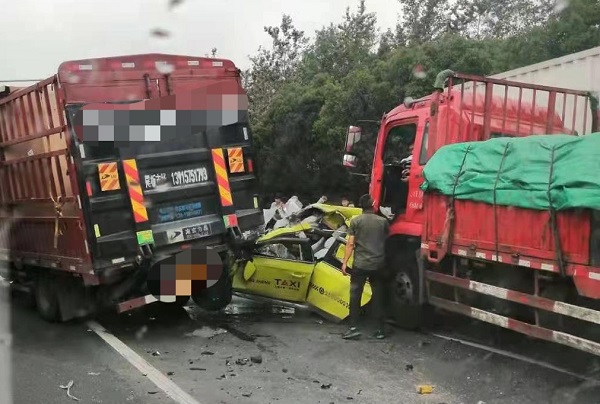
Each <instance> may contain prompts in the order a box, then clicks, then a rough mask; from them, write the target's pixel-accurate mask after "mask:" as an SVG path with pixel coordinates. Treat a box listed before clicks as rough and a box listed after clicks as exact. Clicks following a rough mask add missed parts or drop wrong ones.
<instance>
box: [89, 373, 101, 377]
mask: <svg viewBox="0 0 600 404" xmlns="http://www.w3.org/2000/svg"><path fill="white" fill-rule="evenodd" d="M88 375H89V376H100V373H98V372H88Z"/></svg>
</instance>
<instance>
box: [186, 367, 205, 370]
mask: <svg viewBox="0 0 600 404" xmlns="http://www.w3.org/2000/svg"><path fill="white" fill-rule="evenodd" d="M190 370H206V368H195V367H191V368H190Z"/></svg>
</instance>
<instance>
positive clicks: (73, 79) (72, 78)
mask: <svg viewBox="0 0 600 404" xmlns="http://www.w3.org/2000/svg"><path fill="white" fill-rule="evenodd" d="M80 81H81V77H79V76H78V75H76V74H75V73H70V74H69V75H68V76H67V82H68V83H70V84H77V83H79V82H80Z"/></svg>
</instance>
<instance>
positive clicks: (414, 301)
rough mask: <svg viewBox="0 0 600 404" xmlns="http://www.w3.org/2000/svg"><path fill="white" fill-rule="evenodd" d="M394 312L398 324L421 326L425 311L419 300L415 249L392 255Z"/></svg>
mask: <svg viewBox="0 0 600 404" xmlns="http://www.w3.org/2000/svg"><path fill="white" fill-rule="evenodd" d="M391 264H392V265H393V274H394V275H393V277H394V278H393V280H392V285H393V286H392V288H393V290H392V294H393V295H392V302H391V303H392V304H391V306H392V314H393V318H394V320H395V321H396V323H397V324H398V326H400V327H403V328H408V329H417V328H420V327H421V326H422V325H423V323H424V321H423V320H424V317H425V311H424V307H423V306H422V305H421V304H420V302H419V290H420V287H421V285H420V277H419V267H418V265H417V260H416V255H415V252H414V251H400V252H399V253H397V254H396V255H395V256H394V257H392V260H391Z"/></svg>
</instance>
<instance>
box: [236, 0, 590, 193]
mask: <svg viewBox="0 0 600 404" xmlns="http://www.w3.org/2000/svg"><path fill="white" fill-rule="evenodd" d="M403 1H404V2H403V4H404V5H405V7H409V9H408V10H407V13H408V14H406V13H405V15H404V17H403V19H402V20H401V21H400V22H399V24H398V27H397V29H396V31H395V32H394V31H392V30H388V31H386V32H384V33H383V34H382V35H378V34H377V30H376V18H375V15H373V14H372V13H369V12H368V11H367V9H366V7H365V2H364V1H360V2H359V3H358V7H357V8H356V9H355V10H354V11H352V10H350V9H348V10H347V11H346V13H345V14H344V15H343V16H342V18H341V19H340V22H339V23H331V24H329V25H327V26H325V27H323V28H322V29H321V30H319V31H317V32H316V34H315V36H314V38H313V40H312V42H311V43H309V42H308V39H307V38H305V37H304V34H303V33H301V32H300V31H297V30H296V29H295V28H293V24H292V22H291V19H289V18H288V17H285V16H284V18H283V19H282V23H281V25H280V26H279V27H267V28H265V32H266V33H267V34H268V35H269V36H270V37H271V38H272V41H273V45H272V48H271V49H262V48H261V49H259V52H258V54H257V55H256V56H255V57H253V59H252V61H253V64H252V68H251V69H250V71H249V72H247V73H246V74H245V75H244V77H245V78H246V79H247V78H249V80H248V85H249V92H250V94H251V102H252V115H251V118H252V126H253V129H254V134H255V136H254V139H255V145H256V153H257V157H256V162H257V164H258V173H259V179H260V186H261V190H262V192H264V193H272V192H284V193H286V194H288V195H290V196H291V195H292V194H295V195H298V196H299V197H300V198H301V199H303V200H307V201H311V200H315V199H316V198H318V197H319V196H321V195H323V194H327V195H330V196H335V195H340V194H341V193H348V192H349V193H351V194H354V195H359V194H360V193H362V192H365V186H366V183H365V181H364V180H362V179H361V178H360V177H356V176H351V175H350V174H349V173H348V171H346V170H345V169H344V168H343V167H342V164H341V162H342V155H343V153H344V150H343V149H344V139H345V134H346V131H347V128H348V126H349V125H359V126H361V127H363V141H362V142H361V143H359V146H358V148H357V150H356V151H357V152H358V153H359V157H360V160H359V167H358V169H357V171H358V172H360V173H369V172H370V170H371V167H370V166H371V162H372V156H373V148H374V145H375V140H376V139H377V132H378V130H379V125H378V124H377V122H378V121H379V120H380V119H381V116H382V115H383V113H384V112H386V111H390V110H391V109H393V108H394V107H396V106H397V105H399V104H400V103H402V101H403V100H404V99H405V98H406V97H412V98H419V97H422V96H425V95H427V94H430V93H431V90H432V84H433V81H434V79H435V76H436V74H437V73H438V72H440V71H441V70H444V69H452V70H455V71H461V72H465V73H472V74H479V75H489V74H493V73H499V72H501V71H506V70H509V69H512V68H516V67H520V66H524V65H527V64H531V63H536V62H540V61H543V60H545V59H549V58H552V57H558V56H562V55H564V54H567V53H571V52H575V51H580V50H583V49H586V48H589V47H592V46H598V45H599V44H600V31H599V30H600V28H599V27H600V3H599V1H598V0H572V2H571V3H570V4H569V5H568V6H567V7H565V8H564V9H562V10H559V11H557V12H554V11H553V12H552V13H550V14H549V12H548V10H547V7H548V4H549V3H544V2H545V1H549V0H504V1H502V2H501V3H498V4H496V3H492V2H491V1H490V0H468V1H467V3H461V4H460V5H459V4H457V3H456V2H452V3H450V2H449V0H425V1H424V2H417V1H416V0H403ZM509 10H510V12H514V13H515V15H511V16H510V17H509V16H508V13H509ZM528 10H534V11H533V12H531V14H528V12H529V11H528ZM410 13H412V14H410ZM282 27H285V29H284V28H282ZM417 73H418V74H417Z"/></svg>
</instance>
